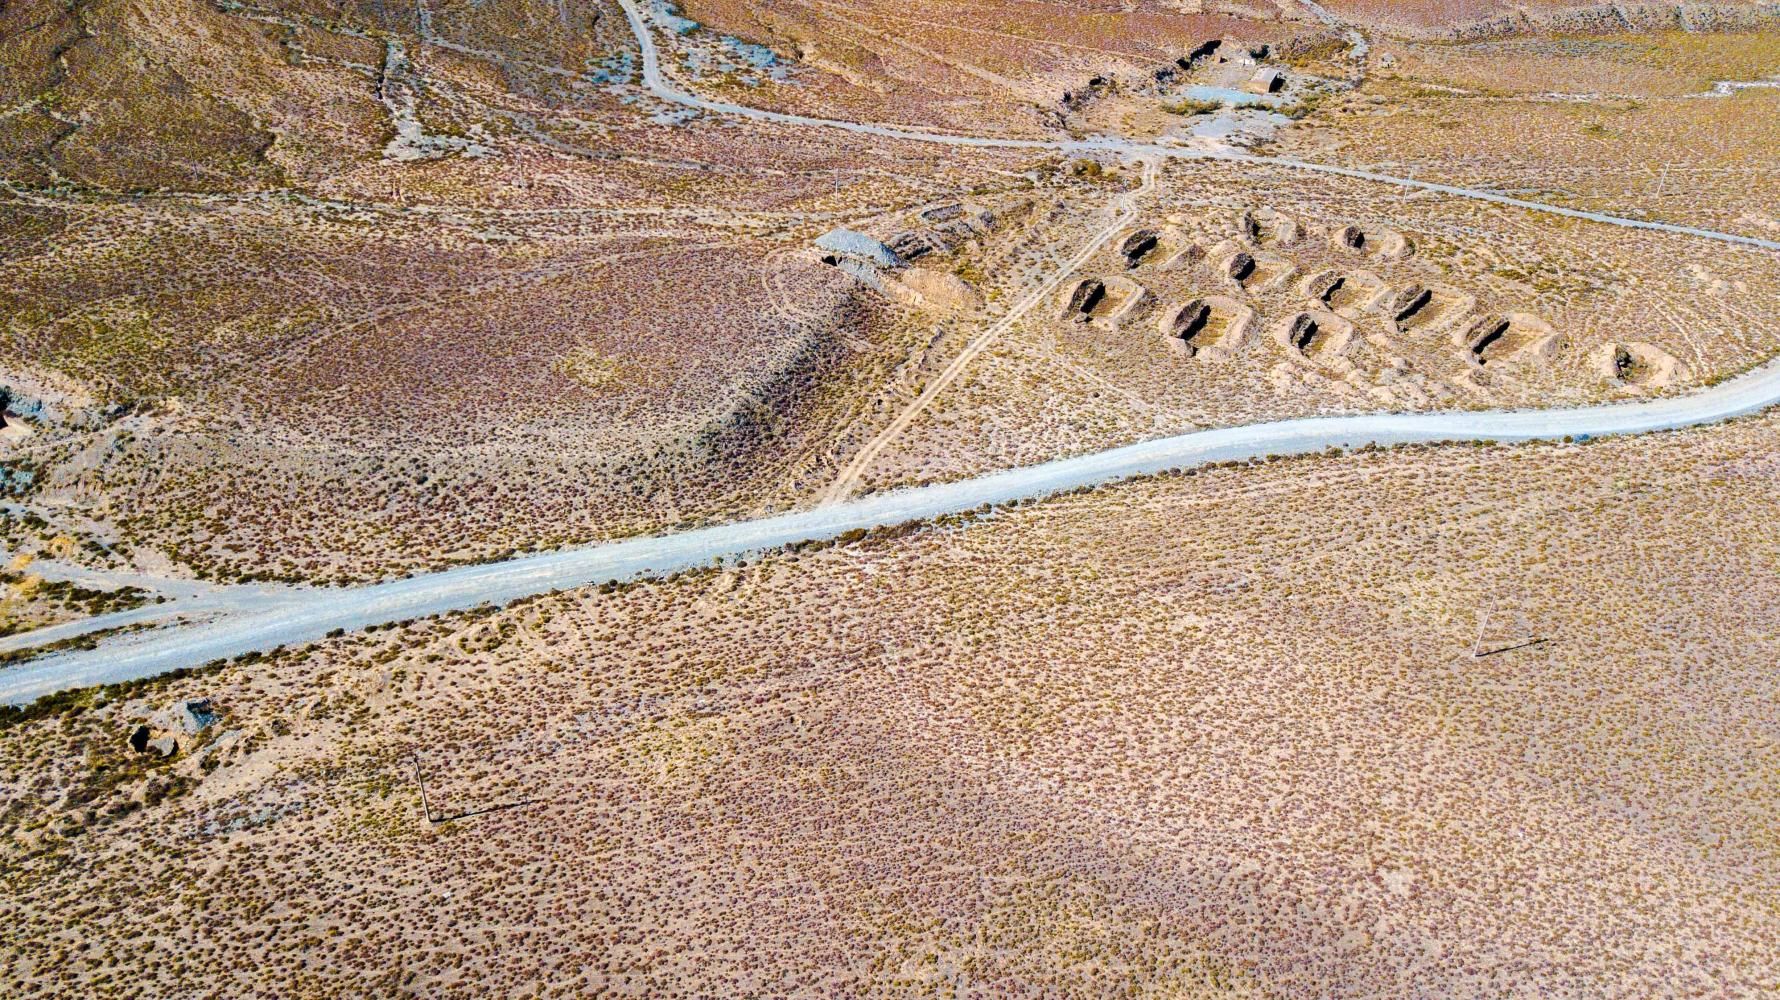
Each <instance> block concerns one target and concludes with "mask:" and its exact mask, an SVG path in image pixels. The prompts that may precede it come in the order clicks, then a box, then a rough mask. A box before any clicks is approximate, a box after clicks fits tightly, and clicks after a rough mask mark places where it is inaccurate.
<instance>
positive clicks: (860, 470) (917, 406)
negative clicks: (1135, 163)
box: [822, 160, 1158, 504]
mask: <svg viewBox="0 0 1780 1000" xmlns="http://www.w3.org/2000/svg"><path fill="white" fill-rule="evenodd" d="M1157 172H1158V171H1157V165H1156V162H1155V161H1154V160H1145V161H1144V164H1143V183H1142V184H1140V185H1138V186H1137V187H1136V188H1133V189H1132V190H1130V191H1127V192H1125V193H1124V194H1122V195H1120V196H1119V197H1118V198H1117V199H1116V200H1115V201H1114V204H1115V205H1117V206H1118V210H1117V211H1116V212H1115V213H1114V214H1113V219H1112V221H1111V222H1110V223H1108V224H1107V225H1106V227H1105V228H1103V229H1101V230H1100V231H1099V232H1098V233H1096V234H1094V237H1093V238H1092V239H1090V240H1089V241H1088V242H1087V244H1086V245H1084V246H1083V247H1082V249H1081V250H1080V251H1079V252H1077V253H1076V255H1075V256H1074V257H1071V258H1070V259H1069V260H1068V261H1066V262H1064V263H1063V265H1062V266H1061V267H1059V268H1058V269H1057V271H1056V273H1054V274H1052V275H1051V276H1050V277H1049V278H1046V279H1045V281H1044V282H1043V283H1042V284H1040V285H1039V286H1038V287H1037V288H1036V289H1033V291H1032V292H1031V293H1030V294H1028V295H1027V296H1026V297H1025V298H1023V299H1021V300H1020V301H1019V302H1017V303H1015V304H1014V306H1013V308H1011V309H1009V310H1008V311H1007V313H1006V314H1004V315H1003V316H1002V317H1001V318H1000V319H998V320H996V321H995V322H994V323H993V324H991V325H990V326H989V327H988V329H986V330H984V331H983V332H982V333H980V334H978V335H977V336H976V339H974V340H972V341H971V342H970V343H969V344H968V345H966V346H965V348H964V350H962V351H960V352H958V356H957V357H955V358H953V359H952V362H951V363H950V364H948V365H946V367H945V368H944V369H943V370H941V371H940V373H939V374H938V375H936V376H934V377H933V378H932V379H930V380H929V381H928V383H927V385H926V387H925V388H923V389H922V390H921V394H920V395H919V396H916V397H915V399H914V401H913V402H911V403H909V405H908V406H907V407H905V408H904V409H903V411H902V412H901V413H899V414H897V415H896V419H895V420H892V421H891V422H890V425H889V426H888V427H885V428H884V429H883V430H882V431H879V432H878V434H877V436H876V437H873V438H872V439H871V440H870V441H869V442H867V443H866V445H865V446H864V447H863V448H860V449H859V451H858V452H857V453H856V454H855V455H854V456H853V460H852V461H850V462H848V463H847V464H846V466H845V467H844V468H842V469H841V471H840V475H838V476H836V477H835V480H834V484H833V485H832V486H830V487H829V488H828V491H827V492H826V493H824V494H823V496H822V502H823V503H825V504H834V503H839V502H841V501H842V500H845V499H846V498H847V495H848V494H849V493H851V492H852V491H853V488H854V487H855V486H857V485H858V484H859V477H860V476H863V475H864V474H865V471H866V470H867V469H868V468H870V467H871V464H872V462H874V461H876V460H877V457H878V455H879V454H880V453H882V452H883V450H884V448H885V447H886V446H888V445H889V444H890V442H891V441H894V440H895V439H896V438H897V437H898V436H900V435H901V434H902V432H903V431H905V430H907V429H908V427H909V425H910V424H912V423H914V422H915V418H916V417H919V416H920V415H921V413H922V412H923V411H925V410H926V409H927V407H928V405H930V404H931V403H932V402H933V400H934V399H935V398H936V397H938V396H939V394H940V393H942V392H944V391H945V390H946V387H947V386H949V385H951V384H952V383H953V382H955V381H957V379H958V376H960V375H962V374H963V373H964V369H965V368H967V367H969V366H970V363H971V361H972V360H974V359H975V358H976V356H977V355H979V354H981V353H983V351H984V350H986V349H988V347H989V346H990V345H991V344H993V343H995V341H996V340H998V339H1000V337H1001V335H1002V334H1003V333H1006V332H1007V331H1008V330H1009V329H1011V328H1012V327H1013V325H1014V324H1015V323H1018V322H1019V321H1020V320H1021V319H1023V318H1024V317H1025V316H1026V314H1027V313H1029V312H1031V311H1032V309H1033V307H1034V306H1037V305H1038V304H1039V303H1041V302H1043V301H1045V300H1046V299H1048V298H1049V297H1050V296H1051V293H1052V292H1053V291H1055V290H1056V288H1057V286H1058V285H1060V284H1062V283H1063V280H1064V279H1065V278H1068V277H1069V276H1070V275H1071V274H1073V273H1075V271H1076V270H1077V269H1078V268H1080V267H1081V266H1082V265H1083V264H1085V263H1087V262H1088V259H1089V258H1090V257H1093V256H1094V255H1095V254H1096V253H1099V252H1100V248H1101V247H1104V246H1105V245H1106V244H1107V241H1109V240H1111V239H1112V238H1113V237H1114V236H1115V235H1117V234H1118V232H1119V231H1120V230H1121V229H1124V228H1125V227H1126V226H1129V225H1131V223H1132V222H1134V221H1135V220H1136V218H1137V204H1138V202H1139V201H1140V200H1141V199H1142V198H1143V196H1144V195H1146V194H1148V193H1150V192H1151V191H1153V190H1155V187H1156V174H1157Z"/></svg>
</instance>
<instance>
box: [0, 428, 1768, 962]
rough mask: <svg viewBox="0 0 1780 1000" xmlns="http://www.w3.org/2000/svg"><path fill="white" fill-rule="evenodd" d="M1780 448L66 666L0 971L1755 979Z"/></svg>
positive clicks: (1143, 511)
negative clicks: (95, 680) (189, 730)
mask: <svg viewBox="0 0 1780 1000" xmlns="http://www.w3.org/2000/svg"><path fill="white" fill-rule="evenodd" d="M1777 443H1780V424H1777V423H1776V421H1775V420H1774V419H1773V418H1771V417H1764V418H1758V419H1749V420H1744V421H1739V422H1736V423H1734V424H1732V425H1729V426H1725V427H1718V428H1712V429H1708V430H1696V431H1689V432H1684V433H1675V434H1669V435H1662V436H1657V437H1647V438H1638V439H1626V440H1615V441H1604V442H1592V443H1589V444H1571V445H1563V444H1558V445H1548V446H1525V447H1506V446H1499V447H1494V448H1481V449H1479V448H1472V447H1464V446H1454V447H1438V448H1414V449H1403V450H1397V451H1380V452H1373V453H1367V454H1359V455H1345V456H1331V457H1316V458H1307V459H1297V460H1288V461H1280V462H1274V463H1262V464H1259V465H1256V466H1253V467H1243V468H1215V469H1209V470H1205V471H1201V472H1198V473H1196V474H1193V475H1182V476H1176V477H1164V478H1158V479H1153V480H1149V481H1143V482H1137V483H1131V484H1127V485H1123V486H1118V487H1110V488H1106V489H1103V490H1099V491H1093V492H1090V493H1085V494H1081V495H1075V496H1070V497H1066V498H1060V499H1055V500H1051V501H1046V502H1041V503H1036V504H1029V505H1021V506H1018V507H1014V508H1011V509H1002V510H996V511H992V512H988V513H985V514H981V515H978V516H975V517H971V518H958V519H954V520H952V521H951V522H949V523H942V524H935V525H932V526H930V527H926V528H922V529H920V530H917V531H915V532H913V533H912V534H903V535H900V536H891V535H880V536H878V537H875V538H872V539H867V540H865V541H862V542H859V543H856V544H851V545H842V546H835V547H827V548H821V549H815V550H808V551H802V552H794V553H776V554H773V555H770V556H766V557H763V558H759V559H755V560H751V561H749V562H747V563H746V564H744V565H731V566H725V567H721V568H717V569H713V570H710V571H707V572H701V573H696V574H688V575H684V576H682V577H679V578H677V579H673V580H667V581H655V582H648V583H640V584H636V585H632V586H627V587H623V588H616V589H613V588H607V589H605V590H604V591H602V590H599V589H591V590H586V591H577V592H570V593H563V594H559V595H552V596H548V597H543V598H539V599H536V600H534V601H529V602H525V603H523V604H520V605H517V606H514V607H510V608H507V609H504V610H500V611H493V612H491V613H487V614H478V615H471V616H459V617H453V618H447V619H444V620H428V621H419V622H410V623H405V624H402V625H398V626H393V627H391V628H389V629H384V630H378V631H375V632H372V633H370V634H366V635H358V636H347V637H341V638H338V639H333V640H328V641H324V642H322V643H320V644H318V645H316V646H314V647H311V648H307V649H302V650H287V651H284V652H282V653H280V654H277V655H274V656H272V657H269V658H264V659H261V658H253V661H252V662H239V663H231V664H228V665H226V666H223V667H220V668H216V669H212V670H210V671H206V672H200V673H198V674H196V675H193V676H188V677H184V678H178V679H173V680H162V681H153V682H144V683H141V684H138V685H135V686H132V687H128V688H118V689H108V690H104V691H100V692H96V693H95V692H91V691H89V692H84V693H82V694H81V695H79V696H78V697H71V698H69V699H66V700H65V701H64V702H63V703H62V704H59V705H56V706H53V707H46V708H43V709H41V710H40V711H39V712H38V713H37V714H36V715H35V716H34V717H32V718H29V719H28V720H25V721H21V722H17V723H14V724H12V725H10V726H9V727H8V728H7V729H6V730H5V731H4V733H3V734H0V755H3V759H4V760H5V764H6V766H5V768H4V769H3V770H0V773H5V774H7V775H9V776H11V777H9V778H8V779H7V788H6V791H7V799H8V802H9V803H10V805H9V806H8V810H7V812H6V814H5V819H4V822H5V823H6V825H7V827H8V830H7V833H8V838H7V841H6V843H7V844H8V848H7V849H8V852H9V858H8V863H7V865H6V866H5V867H6V871H7V875H6V885H5V889H6V891H5V892H4V893H3V894H0V900H3V902H0V907H3V908H4V910H5V921H4V922H5V925H6V926H7V927H9V928H10V930H9V932H8V934H9V938H10V940H11V942H12V944H11V945H10V946H9V948H8V949H7V952H8V954H7V959H6V963H5V965H4V966H0V977H3V978H4V979H5V981H6V982H8V983H9V984H10V988H9V992H11V993H13V994H14V995H20V996H28V995H50V994H54V993H57V992H61V993H67V994H71V993H80V994H82V995H138V994H140V993H142V992H150V993H153V992H165V991H168V990H177V989H185V990H187V991H189V992H193V993H195V994H199V995H208V994H215V995H227V996H242V995H287V996H288V995H305V996H352V995H365V994H367V993H379V994H404V995H424V996H472V995H479V994H481V993H483V992H486V991H490V990H493V991H497V992H501V993H503V994H511V995H533V994H536V995H546V996H548V995H557V996H571V995H604V994H613V995H650V996H674V995H685V996H749V995H759V996H782V995H811V996H832V995H884V996H914V995H922V996H927V995H943V996H954V995H957V996H963V995H975V996H989V995H998V996H1007V995H1034V996H1036V995H1058V994H1065V995H1082V996H1115V995H1116V996H1151V995H1154V996H1225V995H1252V996H1301V995H1305V994H1306V993H1315V994H1317V995H1324V996H1380V995H1392V996H1406V995H1416V996H1481V995H1511V996H1530V995H1539V996H1590V997H1598V996H1652V995H1701V996H1708V995H1709V996H1755V995H1759V994H1760V993H1762V992H1764V991H1765V990H1767V989H1768V988H1770V987H1771V985H1772V984H1773V982H1774V981H1775V976H1776V975H1780V970H1777V969H1776V968H1775V966H1774V956H1775V955H1776V954H1780V948H1777V947H1776V945H1777V941H1776V927H1780V924H1777V923H1776V921H1775V913H1774V909H1773V898H1774V893H1775V890H1776V886H1775V875H1774V873H1775V871H1776V867H1775V856H1774V851H1775V842H1774V837H1773V832H1772V831H1773V829H1774V824H1775V822H1776V808H1777V805H1780V799H1777V798H1776V793H1777V792H1780V789H1777V788H1776V785H1775V774H1776V773H1777V772H1776V763H1777V762H1776V760H1775V756H1774V755H1775V746H1776V745H1777V743H1776V737H1777V735H1780V733H1777V732H1776V720H1775V719H1774V718H1773V717H1772V712H1771V711H1770V708H1771V706H1772V704H1773V699H1774V697H1775V695H1776V691H1775V681H1774V677H1773V676H1772V672H1771V671H1770V670H1768V669H1767V665H1768V664H1769V663H1771V662H1772V660H1773V657H1774V655H1775V654H1776V652H1777V650H1776V644H1777V643H1780V633H1776V632H1775V630H1774V628H1773V625H1772V622H1771V621H1769V618H1770V616H1769V615H1768V613H1767V612H1768V609H1769V608H1771V607H1772V606H1773V604H1774V602H1775V601H1776V600H1780V595H1777V594H1775V593H1773V581H1774V580H1775V579H1776V576H1775V574H1774V572H1773V570H1774V568H1775V565H1776V560H1780V535H1777V534H1776V533H1775V531H1774V528H1773V521H1772V517H1771V513H1772V496H1773V477H1774V475H1775V471H1776V470H1775V467H1774V462H1773V461H1772V455H1773V454H1774V452H1775V450H1776V445H1777ZM1486 616H1487V617H1486ZM1478 651H1481V652H1483V653H1485V654H1486V655H1483V656H1476V655H1474V654H1475V653H1476V652H1478ZM197 698H204V699H208V700H210V701H211V702H212V704H213V706H214V707H213V711H214V712H215V713H217V714H218V715H219V716H220V718H219V720H218V721H217V722H215V723H214V724H213V725H211V726H210V727H209V728H208V729H206V730H204V731H203V732H202V733H201V734H200V735H199V736H197V737H195V738H194V737H189V736H186V735H184V734H183V733H182V732H181V731H179V730H177V729H173V730H171V731H172V732H173V733H174V734H175V736H176V737H177V739H179V740H180V741H181V742H182V745H181V747H180V750H179V752H178V754H177V755H176V756H174V757H171V758H167V759H164V760H163V759H161V758H158V757H156V756H154V755H152V754H150V755H146V756H145V755H135V754H132V753H130V752H129V750H128V748H127V747H125V746H124V735H125V734H126V732H127V731H128V730H129V728H130V727H131V726H133V725H136V724H137V723H138V721H139V720H142V719H144V718H146V717H148V716H150V715H151V714H153V713H155V712H157V711H159V710H161V709H162V708H163V707H165V706H167V705H169V704H172V703H178V702H182V701H186V700H191V699H197ZM156 732H157V733H158V732H159V730H158V729H157V730H156ZM416 759H418V761H419V763H420V767H421V769H422V771H421V773H422V774H423V775H424V777H425V780H426V784H427V794H428V796H429V798H428V802H429V804H430V806H431V808H432V809H433V810H434V811H435V816H438V817H444V820H443V821H442V822H437V823H429V822H428V821H427V819H426V818H425V816H424V815H423V813H422V804H421V798H420V794H419V790H418V785H417V783H416V780H415V776H416V772H415V761H416ZM70 899H72V900H74V901H75V902H73V903H72V909H70V908H69V905H70V904H68V903H66V902H65V901H67V900H70ZM70 916H72V917H73V919H72V920H71V919H69V917H70Z"/></svg>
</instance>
